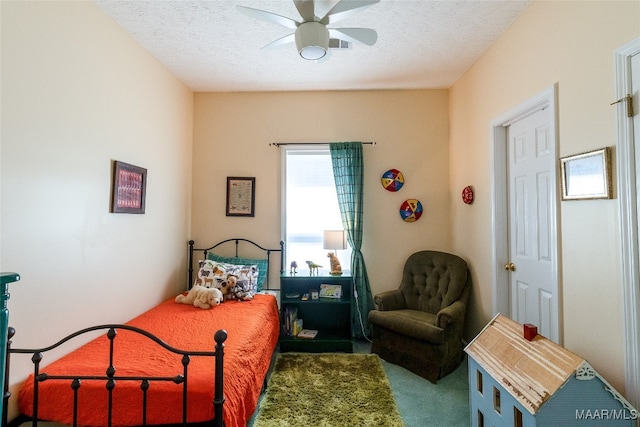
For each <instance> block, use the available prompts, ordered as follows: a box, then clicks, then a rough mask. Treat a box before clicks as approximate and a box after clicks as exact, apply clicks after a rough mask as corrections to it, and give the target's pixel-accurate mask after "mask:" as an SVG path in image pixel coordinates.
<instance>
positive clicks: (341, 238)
mask: <svg viewBox="0 0 640 427" xmlns="http://www.w3.org/2000/svg"><path fill="white" fill-rule="evenodd" d="M322 247H323V248H324V249H333V250H334V251H335V250H337V249H347V233H345V231H344V230H324V236H323V245H322Z"/></svg>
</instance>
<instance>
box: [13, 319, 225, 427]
mask: <svg viewBox="0 0 640 427" xmlns="http://www.w3.org/2000/svg"><path fill="white" fill-rule="evenodd" d="M104 329H107V330H108V331H107V338H108V339H109V364H108V366H107V367H106V370H105V372H106V374H105V375H91V376H86V375H49V374H47V373H46V372H41V371H40V364H41V362H42V360H43V358H44V355H43V353H46V352H48V351H50V350H53V349H55V348H58V347H60V346H61V345H62V344H64V343H66V342H67V341H69V340H71V339H72V338H75V337H78V336H80V335H83V334H86V333H90V332H93V331H99V330H104ZM118 330H128V331H132V332H135V333H137V334H140V335H143V336H145V337H147V338H149V339H150V340H152V341H154V342H155V343H156V344H158V345H159V346H161V347H162V348H164V349H166V350H168V351H170V352H172V353H174V354H176V355H181V356H182V358H181V363H182V366H183V370H182V373H181V374H177V375H175V376H126V375H116V365H115V361H114V347H115V342H116V337H117V335H118ZM14 335H15V329H14V328H11V327H10V328H9V331H8V340H7V361H6V370H5V386H4V396H3V399H4V406H3V408H4V411H3V412H4V413H3V414H2V425H3V427H4V426H8V425H9V424H8V422H7V404H8V402H9V398H10V397H11V393H10V392H9V365H10V363H9V362H10V357H9V356H10V355H11V354H31V361H32V362H33V366H34V369H33V377H34V384H33V416H32V417H27V416H24V415H22V416H20V417H18V418H17V419H16V420H14V421H12V424H11V425H14V424H16V425H19V424H22V423H23V422H25V421H29V420H31V422H32V425H33V426H37V425H38V399H39V384H40V383H41V382H44V381H55V380H58V381H68V382H69V387H70V388H71V389H72V390H73V425H74V426H76V425H78V390H79V389H80V387H81V386H82V381H84V380H102V381H105V387H106V389H107V391H108V403H107V425H108V426H109V427H111V426H112V414H113V390H114V388H115V387H116V382H118V381H139V382H140V392H141V393H142V411H141V412H142V413H141V414H140V416H141V419H140V425H142V426H146V425H147V391H148V390H149V388H150V387H151V384H152V383H154V382H173V383H175V384H182V425H183V426H186V425H187V406H188V399H187V385H188V381H187V378H188V376H187V374H188V371H189V362H190V361H191V357H199V356H204V357H215V381H214V397H213V406H214V419H213V422H212V425H213V426H214V427H223V426H224V420H223V418H222V406H223V404H224V401H225V397H224V346H225V344H224V342H225V341H226V339H227V332H226V331H225V330H222V329H221V330H218V331H217V332H216V333H215V334H214V340H215V342H216V345H215V351H188V350H181V349H177V348H175V347H172V346H170V345H168V344H167V343H165V342H164V341H162V340H161V339H160V338H158V337H157V336H155V335H153V334H151V333H149V332H147V331H145V330H143V329H140V328H137V327H135V326H129V325H123V324H107V325H98V326H92V327H89V328H85V329H81V330H79V331H76V332H74V333H72V334H70V335H68V336H66V337H64V338H63V339H61V340H60V341H58V342H57V343H55V344H53V345H50V346H48V347H43V348H38V349H21V348H15V349H14V348H11V338H13V336H14Z"/></svg>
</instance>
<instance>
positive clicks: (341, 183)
mask: <svg viewBox="0 0 640 427" xmlns="http://www.w3.org/2000/svg"><path fill="white" fill-rule="evenodd" d="M329 149H330V152H331V163H332V164H333V176H334V179H335V182H336V191H337V193H338V204H339V206H340V214H341V216H342V225H343V227H344V229H345V231H346V232H347V240H348V242H349V245H350V246H351V249H352V253H351V275H352V277H353V286H354V289H355V290H356V292H357V298H355V304H352V307H351V330H352V334H353V336H354V337H359V338H360V337H363V336H364V337H368V336H370V334H369V321H368V320H367V317H368V315H369V311H371V310H372V309H373V296H372V295H371V287H370V285H369V277H368V276H367V267H366V265H365V262H364V257H363V256H362V252H361V250H360V248H361V247H362V228H363V222H364V205H363V200H364V161H363V155H362V143H360V142H336V143H331V144H329Z"/></svg>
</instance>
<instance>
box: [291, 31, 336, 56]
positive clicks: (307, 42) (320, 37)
mask: <svg viewBox="0 0 640 427" xmlns="http://www.w3.org/2000/svg"><path fill="white" fill-rule="evenodd" d="M296 47H297V48H298V53H299V54H300V56H301V57H302V58H304V59H308V60H317V59H321V58H322V57H324V56H325V55H326V54H327V49H329V30H327V27H325V26H324V25H322V24H320V23H319V22H304V23H302V24H300V26H299V27H298V29H297V30H296Z"/></svg>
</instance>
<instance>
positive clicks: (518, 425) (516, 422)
mask: <svg viewBox="0 0 640 427" xmlns="http://www.w3.org/2000/svg"><path fill="white" fill-rule="evenodd" d="M513 427H522V412H520V410H519V409H518V408H516V407H515V406H514V407H513Z"/></svg>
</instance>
